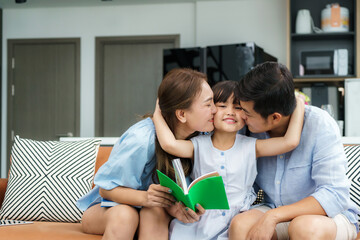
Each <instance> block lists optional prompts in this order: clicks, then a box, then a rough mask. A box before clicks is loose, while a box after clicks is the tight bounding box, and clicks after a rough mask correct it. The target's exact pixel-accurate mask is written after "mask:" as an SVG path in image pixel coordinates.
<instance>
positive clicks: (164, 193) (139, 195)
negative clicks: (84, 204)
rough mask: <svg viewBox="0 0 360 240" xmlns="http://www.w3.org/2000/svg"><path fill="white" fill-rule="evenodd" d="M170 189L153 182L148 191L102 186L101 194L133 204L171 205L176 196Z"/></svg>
mask: <svg viewBox="0 0 360 240" xmlns="http://www.w3.org/2000/svg"><path fill="white" fill-rule="evenodd" d="M169 190H170V189H169V188H167V187H163V186H160V185H158V184H151V185H150V187H149V189H148V190H147V191H141V190H135V189H132V188H126V187H120V186H119V187H116V188H113V189H111V190H105V189H103V188H100V195H101V197H103V198H105V199H108V200H111V201H114V202H117V203H123V204H128V205H132V206H145V207H170V206H172V205H173V204H174V203H175V198H174V197H173V196H172V195H171V194H170V192H169Z"/></svg>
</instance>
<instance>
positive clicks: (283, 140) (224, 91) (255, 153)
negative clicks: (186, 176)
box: [154, 81, 304, 239]
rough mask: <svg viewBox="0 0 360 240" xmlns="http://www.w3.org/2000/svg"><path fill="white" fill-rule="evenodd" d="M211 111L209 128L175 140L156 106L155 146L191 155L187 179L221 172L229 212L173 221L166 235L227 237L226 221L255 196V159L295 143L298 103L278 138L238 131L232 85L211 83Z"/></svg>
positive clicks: (299, 125)
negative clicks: (211, 127)
mask: <svg viewBox="0 0 360 240" xmlns="http://www.w3.org/2000/svg"><path fill="white" fill-rule="evenodd" d="M213 92H214V102H215V106H216V107H217V112H216V114H215V115H214V126H215V130H214V132H213V133H212V134H209V135H199V136H197V137H194V138H192V139H191V140H176V139H175V138H174V136H173V134H172V132H171V131H170V130H169V128H168V127H167V125H166V123H165V122H164V120H163V118H162V115H161V112H160V110H159V109H158V108H156V110H155V113H154V124H155V128H156V134H157V137H158V140H159V142H160V145H161V147H162V148H163V149H164V150H165V151H167V152H168V153H171V154H173V155H175V156H179V157H183V158H192V159H194V167H193V171H192V174H191V176H192V178H193V179H195V178H197V177H199V176H201V175H203V174H205V173H208V172H212V171H218V172H219V174H220V175H221V176H222V178H223V181H224V184H225V190H226V194H227V197H228V201H229V206H230V210H209V211H206V213H205V214H204V215H203V216H202V217H201V219H200V221H198V222H195V223H190V224H184V223H182V222H180V221H178V220H176V219H175V220H173V221H172V222H171V225H170V239H221V238H227V230H228V227H229V224H230V222H231V219H232V218H233V217H234V216H235V215H236V214H237V213H239V212H241V211H246V210H248V209H249V208H250V206H251V204H252V203H253V202H254V200H255V198H256V195H255V193H254V190H253V183H254V181H255V177H256V174H257V170H256V157H261V156H271V155H277V154H280V153H285V152H288V151H290V150H292V149H294V148H295V147H296V146H297V145H298V144H299V142H300V135H301V130H302V124H303V114H304V106H303V105H304V104H301V102H298V104H297V107H296V109H295V111H294V113H293V114H292V116H291V120H290V125H289V128H288V130H287V132H286V134H285V136H284V137H278V138H272V139H266V140H256V139H255V138H251V137H247V136H243V135H240V134H238V131H239V130H240V129H241V128H243V127H244V125H245V124H244V121H243V119H242V117H241V114H242V110H241V107H240V104H239V103H240V101H239V98H238V96H237V94H238V90H237V83H236V82H233V81H224V82H220V83H218V84H216V85H215V86H214V87H213Z"/></svg>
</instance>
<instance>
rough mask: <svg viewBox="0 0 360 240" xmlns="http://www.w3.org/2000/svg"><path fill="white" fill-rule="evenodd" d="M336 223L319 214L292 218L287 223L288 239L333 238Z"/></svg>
mask: <svg viewBox="0 0 360 240" xmlns="http://www.w3.org/2000/svg"><path fill="white" fill-rule="evenodd" d="M336 231H337V229H336V224H335V222H334V220H333V219H331V218H328V217H325V216H320V215H304V216H299V217H297V218H294V219H293V220H292V221H291V222H290V225H289V236H290V239H294V240H297V239H303V240H306V239H319V240H321V239H327V240H331V239H335V237H336Z"/></svg>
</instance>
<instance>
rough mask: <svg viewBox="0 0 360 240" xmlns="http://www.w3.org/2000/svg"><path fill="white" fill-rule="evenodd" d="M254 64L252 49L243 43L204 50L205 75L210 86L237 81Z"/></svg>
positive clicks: (210, 47)
mask: <svg viewBox="0 0 360 240" xmlns="http://www.w3.org/2000/svg"><path fill="white" fill-rule="evenodd" d="M254 62H255V57H254V52H253V48H252V47H251V46H247V45H246V44H244V43H241V44H231V45H218V46H209V47H207V48H206V67H207V69H206V74H207V76H208V79H209V83H210V84H211V85H213V84H215V83H217V82H220V81H224V80H234V81H239V80H240V79H241V78H242V77H243V76H244V75H245V74H246V73H247V72H248V71H249V70H251V68H252V67H253V66H254Z"/></svg>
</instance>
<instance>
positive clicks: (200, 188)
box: [157, 170, 229, 211]
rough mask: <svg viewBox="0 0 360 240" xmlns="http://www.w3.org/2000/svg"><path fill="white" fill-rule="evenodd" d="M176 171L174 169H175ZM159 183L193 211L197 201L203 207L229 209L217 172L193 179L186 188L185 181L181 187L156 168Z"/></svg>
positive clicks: (222, 184)
mask: <svg viewBox="0 0 360 240" xmlns="http://www.w3.org/2000/svg"><path fill="white" fill-rule="evenodd" d="M175 172H176V171H175ZM157 173H158V177H159V181H160V185H161V186H164V187H168V188H170V189H171V190H172V195H173V196H174V197H175V198H176V199H177V200H178V201H181V202H183V203H184V204H185V206H187V207H189V208H191V209H192V210H194V211H195V209H196V207H195V204H197V203H199V204H200V205H201V206H202V207H203V208H204V209H229V203H228V200H227V196H226V192H225V187H224V182H223V179H222V177H221V176H219V174H218V173H217V172H211V173H208V174H205V175H203V176H201V177H199V178H197V179H195V180H194V181H193V182H192V183H191V184H190V185H189V187H188V188H187V186H186V181H183V182H182V184H181V185H182V186H184V189H183V188H181V187H180V186H179V185H178V184H176V183H175V182H174V181H173V180H172V179H170V178H169V177H168V176H166V175H165V174H163V173H162V172H160V171H159V170H157Z"/></svg>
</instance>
